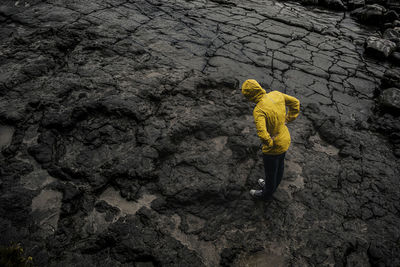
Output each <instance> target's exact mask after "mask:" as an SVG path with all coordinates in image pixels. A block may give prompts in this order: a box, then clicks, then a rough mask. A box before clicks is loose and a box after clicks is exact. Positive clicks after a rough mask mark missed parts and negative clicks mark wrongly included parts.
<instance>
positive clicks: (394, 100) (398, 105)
mask: <svg viewBox="0 0 400 267" xmlns="http://www.w3.org/2000/svg"><path fill="white" fill-rule="evenodd" d="M380 101H381V104H382V105H383V106H385V107H388V108H392V109H395V110H397V111H400V89H398V88H389V89H386V90H385V91H383V93H382V95H381V100H380Z"/></svg>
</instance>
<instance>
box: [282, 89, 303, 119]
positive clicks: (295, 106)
mask: <svg viewBox="0 0 400 267" xmlns="http://www.w3.org/2000/svg"><path fill="white" fill-rule="evenodd" d="M283 97H284V98H285V105H286V106H287V107H288V108H289V111H288V113H287V114H286V122H291V121H294V120H295V119H296V118H297V116H299V113H300V101H299V100H298V99H297V98H295V97H293V96H290V95H286V94H283Z"/></svg>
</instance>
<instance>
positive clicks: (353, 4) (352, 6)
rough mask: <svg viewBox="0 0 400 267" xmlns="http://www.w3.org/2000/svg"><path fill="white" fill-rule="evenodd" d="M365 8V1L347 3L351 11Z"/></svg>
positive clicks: (357, 0)
mask: <svg viewBox="0 0 400 267" xmlns="http://www.w3.org/2000/svg"><path fill="white" fill-rule="evenodd" d="M363 6H365V0H349V1H348V2H347V8H348V9H349V10H354V9H357V8H360V7H363Z"/></svg>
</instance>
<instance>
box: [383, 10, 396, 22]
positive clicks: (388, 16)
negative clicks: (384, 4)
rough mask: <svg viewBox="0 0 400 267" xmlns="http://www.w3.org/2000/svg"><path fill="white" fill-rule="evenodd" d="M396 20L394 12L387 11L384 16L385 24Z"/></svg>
mask: <svg viewBox="0 0 400 267" xmlns="http://www.w3.org/2000/svg"><path fill="white" fill-rule="evenodd" d="M398 18H399V15H398V14H397V12H396V11H394V10H389V11H388V12H386V13H385V15H384V19H385V22H393V21H395V20H397V19H398Z"/></svg>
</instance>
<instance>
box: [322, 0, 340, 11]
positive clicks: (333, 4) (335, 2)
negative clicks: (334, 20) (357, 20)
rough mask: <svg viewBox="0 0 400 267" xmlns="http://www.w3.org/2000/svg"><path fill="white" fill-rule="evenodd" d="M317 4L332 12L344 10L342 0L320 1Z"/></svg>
mask: <svg viewBox="0 0 400 267" xmlns="http://www.w3.org/2000/svg"><path fill="white" fill-rule="evenodd" d="M319 4H322V5H324V6H326V7H328V8H332V9H334V10H345V9H346V7H345V5H344V4H343V2H342V0H322V1H319Z"/></svg>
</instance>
